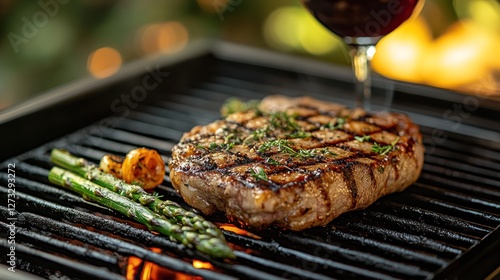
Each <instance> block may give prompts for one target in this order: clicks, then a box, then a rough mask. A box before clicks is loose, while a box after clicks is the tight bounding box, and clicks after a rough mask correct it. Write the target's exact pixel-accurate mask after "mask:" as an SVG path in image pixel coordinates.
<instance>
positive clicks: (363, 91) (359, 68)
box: [351, 45, 375, 111]
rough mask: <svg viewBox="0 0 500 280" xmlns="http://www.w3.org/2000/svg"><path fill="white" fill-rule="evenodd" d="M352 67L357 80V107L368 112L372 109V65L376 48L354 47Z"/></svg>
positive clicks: (352, 50)
mask: <svg viewBox="0 0 500 280" xmlns="http://www.w3.org/2000/svg"><path fill="white" fill-rule="evenodd" d="M351 48H352V49H351V58H352V67H353V70H354V77H355V80H356V107H357V108H363V109H365V110H367V111H369V110H370V109H371V106H370V105H371V102H370V100H371V94H372V92H371V90H372V80H371V67H370V63H371V60H372V58H373V55H374V54H375V46H364V45H363V46H360V45H358V46H352V47H351Z"/></svg>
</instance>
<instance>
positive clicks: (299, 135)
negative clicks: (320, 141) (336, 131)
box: [287, 130, 311, 138]
mask: <svg viewBox="0 0 500 280" xmlns="http://www.w3.org/2000/svg"><path fill="white" fill-rule="evenodd" d="M287 137H289V138H309V137H311V133H309V132H305V131H303V130H299V131H297V132H295V133H292V134H288V135H287Z"/></svg>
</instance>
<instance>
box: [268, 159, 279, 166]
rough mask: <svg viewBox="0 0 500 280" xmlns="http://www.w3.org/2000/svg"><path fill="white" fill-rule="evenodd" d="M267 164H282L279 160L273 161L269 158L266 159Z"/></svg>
mask: <svg viewBox="0 0 500 280" xmlns="http://www.w3.org/2000/svg"><path fill="white" fill-rule="evenodd" d="M266 163H267V164H271V165H280V163H279V162H278V161H277V160H275V159H273V158H267V159H266Z"/></svg>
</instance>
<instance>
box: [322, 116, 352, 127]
mask: <svg viewBox="0 0 500 280" xmlns="http://www.w3.org/2000/svg"><path fill="white" fill-rule="evenodd" d="M345 123H346V119H345V118H342V117H339V118H337V121H336V122H335V123H334V122H333V121H331V122H329V123H327V124H325V125H323V126H321V129H322V130H323V129H331V130H337V129H341V128H342V127H343V126H344V124H345Z"/></svg>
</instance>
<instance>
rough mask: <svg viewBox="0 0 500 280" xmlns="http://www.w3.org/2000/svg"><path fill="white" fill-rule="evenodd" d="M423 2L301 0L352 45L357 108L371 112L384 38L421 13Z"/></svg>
mask: <svg viewBox="0 0 500 280" xmlns="http://www.w3.org/2000/svg"><path fill="white" fill-rule="evenodd" d="M423 2H424V0H302V3H303V4H304V6H305V7H306V8H307V9H308V10H309V11H310V12H311V14H312V15H313V16H314V17H315V18H316V19H317V20H318V21H319V22H321V23H322V24H323V25H324V26H325V27H327V28H328V29H329V30H330V31H332V32H333V33H335V34H337V35H338V36H340V37H341V38H342V39H343V40H344V42H345V43H346V44H348V45H349V46H351V57H352V62H353V69H354V76H355V77H356V81H357V95H356V107H359V108H364V109H367V110H369V109H370V96H371V79H370V61H371V58H372V57H373V54H374V53H375V45H376V44H377V42H378V41H379V40H380V39H381V38H382V37H383V36H385V35H387V34H389V33H391V32H392V31H393V30H394V29H396V28H397V27H398V26H400V25H401V24H402V23H403V22H405V21H407V20H408V19H409V18H410V17H411V16H412V15H413V14H415V13H417V12H419V11H420V8H421V6H422V5H423Z"/></svg>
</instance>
